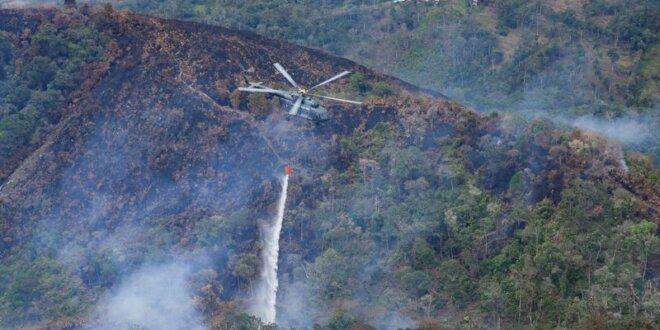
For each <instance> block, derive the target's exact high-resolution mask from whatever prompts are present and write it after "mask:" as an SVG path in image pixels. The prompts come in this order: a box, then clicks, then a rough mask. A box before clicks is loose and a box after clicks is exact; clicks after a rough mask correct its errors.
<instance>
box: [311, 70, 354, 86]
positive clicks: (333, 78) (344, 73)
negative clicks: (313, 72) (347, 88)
mask: <svg viewBox="0 0 660 330" xmlns="http://www.w3.org/2000/svg"><path fill="white" fill-rule="evenodd" d="M347 74H351V72H350V71H344V72H342V73H340V74H338V75H336V76H334V77H332V78H330V79H328V80H326V81H324V82H322V83H320V84H318V85H316V86H314V87H312V88H310V89H308V91H311V90H312V89H314V88H317V87H321V86H323V85H325V84H327V83H330V82H333V81H335V80H337V79H339V78H341V77H343V76H345V75H347Z"/></svg>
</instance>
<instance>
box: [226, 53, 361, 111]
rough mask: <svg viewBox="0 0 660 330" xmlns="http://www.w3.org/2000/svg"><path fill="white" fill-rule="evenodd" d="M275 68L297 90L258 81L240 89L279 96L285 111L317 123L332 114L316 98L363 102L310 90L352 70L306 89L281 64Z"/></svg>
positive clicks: (354, 102) (353, 102)
mask: <svg viewBox="0 0 660 330" xmlns="http://www.w3.org/2000/svg"><path fill="white" fill-rule="evenodd" d="M273 65H274V66H275V69H277V71H279V73H281V74H282V76H284V78H285V79H286V80H287V81H288V82H289V83H290V84H291V85H292V86H293V87H294V88H295V90H291V91H287V90H281V89H274V88H270V87H267V86H264V85H263V83H261V82H257V83H253V82H248V84H249V86H247V87H239V88H238V90H240V91H243V92H252V93H267V94H271V95H275V96H277V97H279V99H280V101H281V103H282V104H283V106H284V109H285V111H286V112H287V113H288V114H289V115H291V116H298V117H302V118H305V119H308V120H311V121H313V122H315V123H319V122H322V121H326V120H328V119H330V114H329V113H328V110H327V109H326V108H324V107H322V106H321V105H320V103H319V101H317V100H316V98H324V99H329V100H334V101H339V102H346V103H351V104H362V102H357V101H351V100H344V99H340V98H336V97H330V96H323V95H316V94H312V93H310V91H312V90H314V89H316V88H318V87H321V86H323V85H326V84H328V83H330V82H333V81H335V80H337V79H339V78H341V77H344V76H346V75H349V74H351V72H350V71H344V72H342V73H340V74H338V75H336V76H334V77H332V78H330V79H328V80H326V81H324V82H322V83H320V84H318V85H316V86H314V87H312V88H309V89H306V88H304V87H302V86H300V85H298V84H297V83H296V82H295V80H293V78H291V75H289V73H288V72H287V71H286V70H285V69H284V67H282V65H281V64H279V63H275V64H273Z"/></svg>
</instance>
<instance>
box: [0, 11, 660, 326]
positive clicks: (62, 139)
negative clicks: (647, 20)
mask: <svg viewBox="0 0 660 330" xmlns="http://www.w3.org/2000/svg"><path fill="white" fill-rule="evenodd" d="M0 29H2V31H0V32H1V34H0V37H1V38H2V40H3V42H4V43H1V42H0V50H2V49H9V51H6V54H8V55H6V57H4V58H3V60H4V61H5V62H3V72H6V73H7V74H5V75H4V77H1V78H2V81H3V84H5V85H3V86H10V87H11V88H6V89H4V90H3V94H2V95H0V96H2V99H3V102H4V103H3V106H4V107H5V108H3V109H7V110H3V113H2V117H0V138H3V139H6V141H13V142H15V143H17V146H16V147H13V148H8V149H6V150H5V149H3V150H1V151H2V152H5V154H6V155H7V156H6V158H3V159H2V162H0V166H1V167H0V175H2V176H0V180H1V181H0V183H1V184H2V186H0V235H1V236H0V237H1V238H2V240H1V241H0V258H2V265H1V266H0V292H1V295H2V296H1V297H0V325H2V326H5V327H10V328H11V327H19V326H29V327H32V328H75V327H92V328H94V327H98V328H104V327H105V328H112V327H113V326H115V327H116V326H125V327H129V326H143V327H149V326H148V325H145V324H146V323H144V322H147V321H145V320H138V319H125V320H122V319H117V315H124V314H126V313H123V314H122V313H118V314H115V312H116V308H117V304H116V302H117V301H119V305H121V304H122V297H125V295H123V293H125V292H127V291H126V290H128V291H129V292H130V290H129V289H130V288H133V287H134V286H135V283H134V281H138V285H137V286H138V287H139V286H144V287H148V288H153V290H155V291H158V288H161V287H167V286H169V285H172V286H174V287H176V288H180V289H181V290H180V291H181V292H184V296H183V297H182V299H174V300H177V301H178V303H180V304H184V305H185V306H184V307H186V306H187V308H183V307H182V308H176V310H177V311H181V310H185V311H186V313H188V314H185V315H183V316H182V317H181V318H180V319H176V320H174V321H176V322H182V321H181V320H182V319H183V320H189V321H190V322H197V323H204V324H205V326H208V327H213V328H218V329H224V328H226V327H229V328H254V327H256V326H257V323H258V321H257V320H255V319H254V318H251V317H249V316H247V315H245V314H243V312H245V311H247V310H248V308H247V304H248V302H247V298H248V297H249V295H250V294H251V292H252V290H253V283H254V281H255V280H256V278H257V277H258V269H259V263H260V260H259V258H258V257H257V255H258V251H259V250H260V248H261V247H260V246H259V245H258V244H257V242H258V240H257V238H258V235H259V231H258V230H257V228H258V222H259V221H265V220H266V219H269V218H270V216H271V215H272V214H273V212H274V204H275V202H276V199H277V192H278V191H279V186H278V176H279V175H281V171H282V167H283V165H285V164H293V166H294V167H296V173H295V175H294V176H293V177H292V178H291V181H290V182H289V204H288V205H287V213H286V214H285V219H284V228H283V232H282V241H281V249H282V250H281V256H280V270H279V275H280V287H281V292H282V293H281V295H279V296H278V310H279V312H278V315H280V316H278V322H279V323H280V324H281V325H283V326H296V327H305V328H309V327H311V326H312V325H313V324H315V323H317V324H320V325H321V326H323V327H325V328H328V329H343V328H348V327H354V328H355V329H364V328H370V327H372V326H373V327H378V328H392V327H394V328H396V327H415V326H419V327H423V328H433V329H437V328H442V327H466V328H467V327H475V326H486V327H495V326H498V325H502V324H503V325H510V326H536V325H538V326H545V325H548V326H555V325H557V326H568V327H576V328H579V327H584V326H592V327H595V328H598V327H599V326H601V325H603V324H605V323H610V324H612V325H614V326H630V327H648V328H651V327H654V326H657V325H658V322H659V320H657V318H656V315H658V311H659V306H660V293H659V292H658V291H657V285H658V280H659V278H660V259H659V254H658V248H659V243H658V236H657V225H658V224H659V223H660V215H659V213H658V212H659V210H658V208H659V207H660V202H659V200H658V199H659V197H658V196H660V194H659V192H660V191H659V189H660V187H659V184H660V183H659V181H658V178H659V173H658V170H657V168H656V167H655V165H654V162H653V160H652V159H651V158H649V157H647V156H645V155H642V154H633V153H628V154H626V153H624V152H623V151H622V150H621V147H620V146H619V145H617V144H616V143H611V142H610V141H607V140H605V139H603V138H600V137H598V136H594V135H592V134H587V133H583V132H580V131H574V132H570V133H563V132H561V131H558V130H556V129H554V127H553V126H552V124H551V123H549V122H547V121H541V120H538V121H534V122H532V123H528V122H525V121H524V120H522V119H521V118H518V117H510V116H504V117H503V116H501V115H498V114H492V115H490V116H483V115H479V114H477V113H475V112H473V111H470V110H468V109H466V108H464V107H462V106H460V105H459V104H457V103H455V102H452V101H447V100H445V99H439V98H438V99H434V98H433V97H432V96H431V95H428V94H425V93H424V91H422V90H420V89H418V88H416V87H414V86H412V85H409V84H406V83H404V82H402V81H400V80H397V79H395V78H391V77H387V76H384V75H381V74H378V73H375V72H373V71H370V70H368V69H366V68H364V67H362V66H360V65H357V64H355V63H353V62H351V61H349V60H345V59H341V58H337V57H334V56H330V55H328V54H326V53H323V52H321V51H318V50H313V49H307V48H302V47H298V46H294V45H291V44H288V43H285V42H281V41H276V40H273V39H268V38H264V37H261V36H258V35H255V34H252V33H247V32H238V31H234V30H229V29H226V28H222V27H216V26H207V25H201V24H197V23H187V22H181V21H175V20H165V19H159V18H154V17H149V16H143V15H138V14H132V13H128V12H118V11H114V10H112V8H110V7H105V8H104V9H98V11H95V10H91V9H90V8H87V7H84V8H80V9H67V10H64V11H59V10H2V11H0ZM2 45H4V46H2ZM1 47H4V48H1ZM81 49H84V50H87V49H95V51H94V52H91V53H85V56H83V55H80V56H78V55H76V54H80V50H81ZM3 54H5V53H3ZM90 54H91V55H90ZM73 55H76V56H73ZM71 58H80V60H77V61H74V62H72V63H70V59H71ZM5 59H6V60H5ZM274 62H280V63H282V64H283V65H284V66H285V67H286V68H288V69H289V70H290V72H291V73H292V75H293V76H294V78H295V79H296V80H297V81H298V82H300V83H302V84H303V85H306V86H311V85H313V84H316V83H318V82H319V81H323V80H325V79H326V78H327V77H330V76H332V75H333V74H335V73H337V72H340V71H342V70H350V71H353V72H355V73H354V75H353V77H351V78H350V79H349V80H348V81H347V82H344V83H338V84H336V85H334V87H333V88H334V92H335V94H339V95H340V96H341V95H342V94H346V96H350V97H356V98H357V97H360V98H363V99H364V100H365V104H364V105H362V106H346V105H343V104H332V103H329V102H328V103H326V105H327V106H328V108H329V110H330V111H331V113H332V115H333V118H332V119H331V120H330V121H329V122H327V123H324V124H321V125H314V124H312V123H309V122H306V121H303V120H299V119H297V118H293V119H291V120H286V118H285V116H284V115H283V112H282V111H280V109H279V104H278V102H277V100H276V99H272V98H268V97H264V96H255V95H246V94H243V93H240V92H239V91H237V89H236V88H237V87H238V86H240V85H242V84H243V80H244V79H243V75H244V74H245V75H248V78H249V79H250V80H256V81H266V82H268V83H269V84H273V85H275V86H282V87H284V86H286V85H285V82H284V80H283V79H282V77H281V76H279V75H278V74H276V72H275V71H274V70H273V68H272V63H274ZM33 66H34V67H36V69H31V68H32V67H33ZM43 68H47V69H48V70H44V69H43ZM44 72H46V73H48V72H51V74H47V75H44V74H43V73H44ZM67 73H68V76H67V75H66V74H67ZM81 73H82V74H81ZM61 77H68V78H66V79H65V78H61ZM26 81H27V82H31V83H25V84H26V85H25V89H22V90H23V91H24V93H25V94H26V95H27V96H24V97H23V99H24V101H21V102H18V101H16V99H17V97H16V95H15V94H16V91H17V90H18V87H16V86H22V84H23V83H24V82H26ZM62 81H64V82H66V83H62ZM9 84H12V85H9ZM48 93H51V94H53V95H56V96H52V99H47V98H46V99H47V100H50V101H48V102H45V101H43V100H44V97H43V95H45V94H48ZM49 95H50V94H49ZM10 106H11V107H10ZM17 122H25V123H30V125H27V124H25V125H16V124H15V123H17ZM10 133H11V134H13V135H10ZM13 136H19V137H22V138H21V139H20V140H15V139H13V138H12V137H13ZM163 265H165V266H163ZM180 265H184V266H181V267H179V266H180ZM154 269H155V270H156V271H155V273H156V274H158V275H154V276H151V275H149V274H153V272H152V271H153V270H154ZM144 274H148V275H149V276H147V275H144ZM163 274H167V275H163ZM160 277H164V280H161V281H159V280H158V279H160ZM178 279H180V280H178ZM168 281H171V282H168ZM143 282H146V283H143ZM172 283H180V287H179V285H178V284H172ZM127 288H128V289H127ZM172 291H173V292H178V290H172ZM186 294H189V295H188V296H186ZM148 295H149V294H148ZM166 297H169V296H166ZM177 297H178V296H177ZM155 300H156V301H158V300H166V301H167V299H155ZM190 306H194V308H193V309H190ZM161 312H162V311H161ZM196 313H198V314H199V315H197V314H196ZM170 314H172V315H176V313H168V312H162V315H158V316H153V315H151V314H147V317H151V318H152V319H154V318H160V317H165V316H168V315H169V316H171V315H170ZM198 319H200V320H201V321H198ZM174 321H173V322H174ZM108 322H110V324H108ZM112 322H118V323H115V324H112ZM122 322H124V323H122ZM177 324H178V323H177ZM184 324H185V326H184V327H186V328H195V327H194V326H192V325H191V323H184ZM196 326H199V327H203V326H202V325H196ZM152 327H156V328H158V326H155V325H153V324H152Z"/></svg>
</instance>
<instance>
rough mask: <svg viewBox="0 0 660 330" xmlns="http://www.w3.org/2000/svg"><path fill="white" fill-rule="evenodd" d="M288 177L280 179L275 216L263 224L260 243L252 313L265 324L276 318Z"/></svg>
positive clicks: (272, 321)
mask: <svg viewBox="0 0 660 330" xmlns="http://www.w3.org/2000/svg"><path fill="white" fill-rule="evenodd" d="M288 185H289V176H288V175H286V176H284V178H282V193H281V194H280V199H279V200H278V201H277V215H276V218H275V222H274V223H272V224H263V225H262V228H261V231H262V242H263V250H262V251H261V259H262V262H263V268H262V269H261V276H260V279H259V284H257V289H256V291H255V296H254V302H253V305H252V308H251V309H252V313H253V314H254V315H255V316H257V317H259V318H261V320H262V321H264V322H266V323H274V322H275V317H276V308H275V307H276V306H275V305H276V302H277V286H278V281H277V259H278V257H279V253H280V232H281V230H282V221H283V219H284V207H285V206H286V194H287V187H288Z"/></svg>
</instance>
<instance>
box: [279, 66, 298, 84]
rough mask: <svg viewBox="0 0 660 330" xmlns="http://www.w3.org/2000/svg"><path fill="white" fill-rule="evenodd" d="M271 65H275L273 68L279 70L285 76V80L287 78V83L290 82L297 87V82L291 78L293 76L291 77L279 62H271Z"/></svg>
mask: <svg viewBox="0 0 660 330" xmlns="http://www.w3.org/2000/svg"><path fill="white" fill-rule="evenodd" d="M273 65H274V66H275V69H277V71H279V72H280V73H281V74H282V75H283V76H284V78H286V80H288V81H289V83H290V84H291V85H293V87H295V88H298V84H296V81H295V80H293V78H291V76H290V75H289V73H288V72H286V70H284V67H282V65H281V64H279V63H275V64H273Z"/></svg>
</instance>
